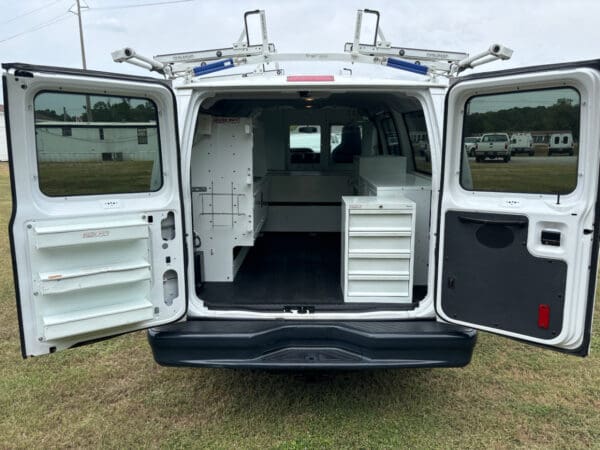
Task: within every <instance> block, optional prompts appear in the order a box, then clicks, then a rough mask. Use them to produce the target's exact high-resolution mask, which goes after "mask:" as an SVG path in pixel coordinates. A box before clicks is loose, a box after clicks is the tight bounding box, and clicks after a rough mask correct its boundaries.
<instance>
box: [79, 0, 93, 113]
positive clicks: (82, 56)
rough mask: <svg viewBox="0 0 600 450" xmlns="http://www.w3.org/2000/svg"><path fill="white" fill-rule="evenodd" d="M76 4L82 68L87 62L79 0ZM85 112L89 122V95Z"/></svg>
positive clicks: (84, 67)
mask: <svg viewBox="0 0 600 450" xmlns="http://www.w3.org/2000/svg"><path fill="white" fill-rule="evenodd" d="M76 5H77V13H76V14H77V21H78V22H79V45H80V46H81V65H82V66H83V70H86V69H87V63H86V60H85V44H84V42H83V24H82V23H81V0H76ZM85 113H86V119H87V122H91V121H92V120H93V119H92V102H91V101H90V96H89V95H86V96H85Z"/></svg>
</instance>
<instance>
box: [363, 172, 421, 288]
mask: <svg viewBox="0 0 600 450" xmlns="http://www.w3.org/2000/svg"><path fill="white" fill-rule="evenodd" d="M359 194H361V195H373V196H377V197H379V198H388V199H394V198H398V197H400V198H408V199H410V200H412V201H414V202H415V204H416V211H415V216H416V217H415V235H414V241H415V253H414V279H413V281H414V284H415V285H419V286H425V285H427V275H428V269H429V266H428V259H429V228H430V227H429V226H430V224H429V218H430V214H431V177H427V176H425V175H420V174H416V173H406V174H404V175H402V176H398V175H390V174H385V173H368V174H363V175H362V176H361V177H360V179H359Z"/></svg>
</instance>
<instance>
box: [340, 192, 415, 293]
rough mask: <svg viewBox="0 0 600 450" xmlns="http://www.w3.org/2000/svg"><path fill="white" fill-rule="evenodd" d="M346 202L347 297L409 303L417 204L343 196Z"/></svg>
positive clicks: (344, 262)
mask: <svg viewBox="0 0 600 450" xmlns="http://www.w3.org/2000/svg"><path fill="white" fill-rule="evenodd" d="M342 205H343V207H342V291H343V293H344V301H345V302H361V303H367V302H369V303H370V302H389V303H411V302H412V285H413V259H414V258H413V255H414V229H415V203H414V202H413V201H412V200H409V199H407V198H404V197H401V196H396V197H394V198H393V199H390V198H386V199H383V198H377V197H342Z"/></svg>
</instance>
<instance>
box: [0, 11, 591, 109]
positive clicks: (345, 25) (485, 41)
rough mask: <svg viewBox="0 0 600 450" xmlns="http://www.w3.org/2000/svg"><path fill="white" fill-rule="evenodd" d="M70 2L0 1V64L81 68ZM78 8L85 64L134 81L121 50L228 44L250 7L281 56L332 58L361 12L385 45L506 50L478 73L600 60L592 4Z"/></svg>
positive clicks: (303, 69)
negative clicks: (376, 22)
mask: <svg viewBox="0 0 600 450" xmlns="http://www.w3.org/2000/svg"><path fill="white" fill-rule="evenodd" d="M168 2H171V3H170V4H156V3H168ZM73 4H74V0H20V1H14V0H0V62H1V63H4V62H26V63H31V64H42V65H55V66H65V67H81V54H80V46H79V34H78V27H77V17H76V16H75V15H74V14H70V13H68V12H67V11H68V10H69V8H70V7H72V5H73ZM82 4H86V5H87V6H88V7H89V8H88V9H86V10H84V12H83V14H82V19H83V27H84V39H85V48H86V56H87V65H88V68H90V69H98V70H107V71H112V72H123V73H130V74H138V75H148V74H149V73H148V72H147V71H145V70H143V69H140V68H136V67H134V66H132V65H129V64H117V63H114V62H113V61H112V58H111V56H110V53H111V52H112V51H114V50H116V49H119V48H123V47H126V46H129V47H133V48H134V49H135V50H136V51H137V52H138V53H140V54H144V55H148V56H153V55H156V54H161V53H174V52H182V51H192V50H203V49H213V48H220V47H230V46H231V45H232V43H233V42H234V41H236V40H237V38H238V37H239V34H240V32H241V30H242V28H243V13H244V11H248V10H254V9H264V10H265V11H266V18H267V25H268V31H269V40H270V41H271V42H273V43H274V44H275V46H276V48H277V50H278V51H279V52H286V53H287V52H342V51H343V48H344V43H345V42H349V41H351V40H352V37H353V32H354V21H355V17H356V10H357V9H362V8H369V9H376V10H379V11H380V12H381V21H380V27H381V29H382V30H383V32H384V34H385V37H386V39H387V40H388V41H391V43H392V45H394V46H399V47H411V48H424V49H439V50H448V51H464V52H467V53H471V54H474V53H478V52H480V51H482V50H485V49H486V48H488V47H489V45H490V44H492V43H496V42H498V43H501V44H503V45H505V46H508V47H510V48H512V49H513V50H514V55H513V57H512V59H511V60H509V61H503V62H494V63H491V64H487V65H485V66H482V67H481V68H478V69H476V71H478V72H481V71H487V70H498V69H504V68H511V67H519V66H527V65H535V64H546V63H557V62H565V61H576V60H583V59H594V58H600V48H598V42H600V22H599V21H598V18H599V17H600V1H595V0H570V1H565V0H562V1H561V0H544V1H541V0H487V1H486V0H479V1H476V0H464V1H459V0H455V1H451V0H369V1H365V0H361V1H355V0H329V1H323V0H293V1H288V0H260V1H249V0H228V1H227V0H220V1H218V0H193V1H182V0H120V1H119V0H82ZM151 4H155V5H151ZM144 5H145V6H144ZM369 28H370V27H369V26H367V27H366V31H368V29H369ZM19 34H20V35H19ZM17 35H18V36H17ZM371 39H372V38H369V39H366V38H365V41H367V40H371ZM342 66H343V65H339V66H337V65H336V68H331V69H330V70H328V72H329V73H334V70H337V68H341V67H342ZM284 68H285V69H286V72H287V73H288V74H289V73H314V72H315V71H316V72H320V73H322V72H323V70H322V69H321V70H320V71H319V69H318V68H317V69H315V68H314V66H313V65H303V64H292V65H289V64H288V65H285V66H284ZM353 69H355V73H361V71H367V72H368V73H381V74H382V76H386V77H390V76H393V77H406V76H409V77H410V76H412V75H406V74H405V73H404V72H399V71H394V70H392V69H385V68H376V69H374V68H373V67H367V68H360V67H357V68H353ZM415 77H416V75H415ZM0 103H2V99H1V98H0Z"/></svg>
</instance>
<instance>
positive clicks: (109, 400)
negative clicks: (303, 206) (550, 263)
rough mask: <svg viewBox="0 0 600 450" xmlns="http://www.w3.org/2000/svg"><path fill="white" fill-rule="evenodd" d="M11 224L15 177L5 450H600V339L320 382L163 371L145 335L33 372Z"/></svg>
mask: <svg viewBox="0 0 600 450" xmlns="http://www.w3.org/2000/svg"><path fill="white" fill-rule="evenodd" d="M9 213H10V195H9V181H8V172H7V168H6V165H1V166H0V230H1V239H0V246H1V250H2V252H3V254H4V255H5V264H4V267H3V268H2V269H1V270H0V320H1V323H2V326H1V327H0V448H41V447H44V448H45V447H71V448H80V447H90V446H94V447H119V448H132V447H141V446H147V447H175V448H176V447H210V448H313V447H319V448H321V447H329V448H376V447H383V448H424V449H429V448H461V449H463V448H477V449H479V448H486V447H493V448H513V447H522V448H527V449H529V448H542V447H543V448H547V447H551V448H589V447H597V448H600V336H598V335H597V336H595V338H596V339H595V340H594V341H593V348H592V356H591V357H589V358H586V359H580V358H575V357H568V356H565V355H562V354H558V353H554V352H550V351H547V350H541V349H538V348H533V347H530V346H527V345H523V344H520V343H516V342H513V341H508V340H506V339H503V338H499V337H495V336H491V335H488V334H483V333H482V334H480V336H479V343H478V345H477V347H476V350H475V354H474V357H473V362H472V363H471V365H469V366H468V367H466V368H463V369H419V370H415V369H412V370H386V371H369V372H350V373H327V374H322V375H319V376H307V375H303V374H298V373H296V374H293V373H292V374H289V373H265V372H253V371H234V370H221V369H174V368H163V367H159V366H157V365H156V364H155V363H154V360H153V359H152V355H151V353H150V348H149V347H148V345H147V343H146V337H145V333H143V332H137V333H133V334H129V335H126V336H121V337H118V338H115V339H112V340H109V341H106V342H101V343H97V344H93V345H89V346H86V347H82V348H78V349H73V350H68V351H65V352H61V353H57V354H54V355H49V356H44V357H39V358H33V359H28V360H25V361H24V360H22V359H21V356H20V351H19V337H18V328H17V317H16V309H15V302H14V292H13V283H12V272H11V268H10V257H9V245H8V239H7V236H6V230H7V227H8V220H9ZM595 322H596V328H598V326H599V325H600V314H598V312H597V313H596V317H595ZM596 334H597V333H596Z"/></svg>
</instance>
